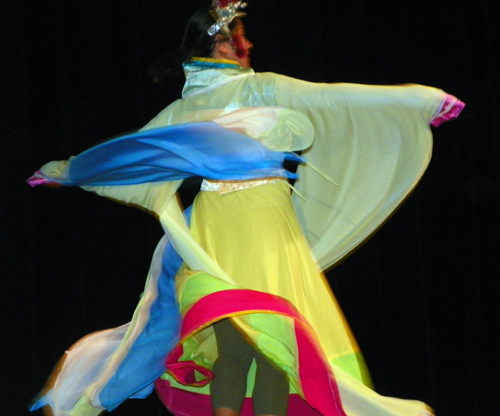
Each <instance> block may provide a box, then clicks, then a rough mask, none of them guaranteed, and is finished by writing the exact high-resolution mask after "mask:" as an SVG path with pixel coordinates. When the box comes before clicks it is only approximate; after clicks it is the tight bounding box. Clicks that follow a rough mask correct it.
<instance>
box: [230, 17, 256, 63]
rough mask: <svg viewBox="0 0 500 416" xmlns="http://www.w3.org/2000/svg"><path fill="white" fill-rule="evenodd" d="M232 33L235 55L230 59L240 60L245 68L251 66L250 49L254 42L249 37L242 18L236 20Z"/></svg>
mask: <svg viewBox="0 0 500 416" xmlns="http://www.w3.org/2000/svg"><path fill="white" fill-rule="evenodd" d="M232 34H233V36H232V38H233V45H234V48H233V54H234V56H233V57H231V58H229V59H232V60H233V61H236V62H238V63H239V64H240V65H241V66H242V67H243V68H250V66H251V65H250V50H251V49H252V48H253V44H252V42H250V41H249V40H248V39H247V37H246V33H245V26H244V25H243V23H242V21H241V20H240V19H238V20H237V21H236V26H235V27H234V29H233V31H232Z"/></svg>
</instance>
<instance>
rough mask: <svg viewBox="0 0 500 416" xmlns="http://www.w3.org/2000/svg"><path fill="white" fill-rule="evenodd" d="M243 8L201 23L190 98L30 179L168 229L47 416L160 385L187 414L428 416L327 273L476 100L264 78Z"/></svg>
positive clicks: (394, 201) (190, 43) (411, 181)
mask: <svg viewBox="0 0 500 416" xmlns="http://www.w3.org/2000/svg"><path fill="white" fill-rule="evenodd" d="M242 6H243V3H242V2H241V1H233V2H231V1H229V2H228V1H225V2H224V1H214V4H213V5H212V8H211V9H202V10H200V11H198V12H197V13H195V14H194V15H193V17H192V18H191V19H190V21H189V23H188V25H187V28H186V33H185V36H184V41H183V45H182V48H181V51H182V53H183V59H182V61H183V62H184V71H185V74H186V84H185V86H184V90H183V98H182V99H180V100H177V101H175V102H174V103H172V104H171V105H169V106H168V107H167V108H165V109H164V110H163V111H162V112H160V113H159V114H158V116H156V117H155V118H154V119H153V120H152V121H151V122H150V123H148V124H147V125H146V126H145V127H144V128H143V129H142V130H141V131H140V132H138V133H135V134H131V135H128V136H124V137H121V138H118V139H115V140H111V141H109V142H106V143H104V144H101V145H99V146H96V147H94V148H92V149H89V150H88V151H86V152H84V153H82V154H80V155H78V156H77V157H75V158H71V159H70V160H69V161H62V162H61V161H59V162H51V163H49V164H47V165H45V166H43V167H42V168H41V170H40V171H39V172H37V173H36V174H35V175H34V176H33V177H32V178H30V179H29V182H30V184H32V185H40V184H61V185H73V186H81V187H83V188H84V189H86V190H89V191H92V192H96V193H98V194H100V195H103V196H106V197H109V198H113V199H116V200H119V201H123V202H126V203H130V204H134V205H139V206H142V207H144V208H146V209H148V210H150V211H152V212H154V213H156V214H157V215H158V217H159V219H160V222H161V224H162V226H163V228H164V229H165V234H166V236H165V237H164V238H163V239H162V240H161V241H160V243H159V245H158V248H157V250H156V252H155V254H154V257H153V260H152V264H151V269H150V273H149V276H148V279H147V283H146V287H145V290H144V294H143V296H142V298H141V302H140V303H139V305H138V307H137V310H136V312H135V314H134V317H133V319H132V321H131V322H130V323H129V324H126V325H124V326H122V327H119V328H115V329H110V330H106V331H102V332H99V333H96V334H92V335H90V336H88V337H86V338H84V339H83V340H81V341H79V342H78V343H76V344H75V345H74V346H73V347H72V348H71V349H70V350H69V352H68V353H67V354H66V355H65V357H64V360H63V362H62V363H61V365H60V366H59V369H58V370H57V372H56V374H55V375H54V377H53V378H52V380H53V381H52V383H51V384H50V385H49V386H48V387H47V389H46V390H45V391H44V392H43V395H42V397H41V399H40V400H39V401H38V402H37V404H36V405H35V406H34V407H33V409H37V408H39V407H42V406H45V405H48V406H50V407H51V409H52V410H53V412H54V415H56V416H59V415H71V416H88V415H97V414H99V413H100V412H101V411H102V410H103V409H106V410H112V409H114V408H115V407H116V406H118V405H119V404H120V403H122V402H123V401H124V400H126V399H127V398H130V397H145V396H147V395H148V394H149V393H150V392H151V391H152V389H153V383H154V385H155V386H156V390H157V392H158V394H159V395H160V398H161V399H162V400H163V402H164V403H165V405H166V406H167V407H168V408H169V409H170V411H171V412H172V413H174V414H176V415H193V416H205V415H209V414H215V415H216V416H233V415H238V414H240V415H252V414H255V415H275V416H285V415H289V416H292V415H301V416H308V415H311V416H312V415H323V416H344V415H349V416H377V415H381V416H382V415H383V416H392V415H394V416H417V415H422V416H423V415H430V414H431V410H430V409H429V408H428V407H427V406H426V405H425V404H424V403H421V402H417V401H409V400H402V399H395V398H388V397H383V396H380V395H378V394H377V393H376V392H374V391H373V390H372V388H371V382H370V377H369V374H368V371H367V369H366V366H365V364H364V361H363V358H362V355H361V353H360V351H359V348H358V346H357V344H356V341H355V339H354V337H353V335H352V333H351V331H350V329H349V327H348V324H347V323H346V320H345V319H344V317H343V315H342V312H341V310H340V308H339V306H338V304H337V303H336V301H335V299H334V297H333V294H332V293H331V291H330V289H329V287H328V285H327V284H326V282H325V279H324V277H323V276H322V274H321V270H324V269H326V268H327V267H329V266H331V265H332V264H334V263H335V262H337V261H338V260H339V259H341V258H342V257H344V256H345V255H347V254H348V253H349V252H351V251H352V250H353V249H354V248H355V247H356V246H358V245H359V244H360V243H362V242H363V241H364V240H365V239H366V238H367V237H368V236H369V235H370V234H371V233H372V232H373V231H375V230H376V228H377V227H378V226H379V225H380V224H381V223H382V222H383V221H384V220H385V219H386V218H387V217H388V216H389V215H390V214H391V213H392V212H393V211H394V210H395V209H396V208H397V206H398V205H399V204H400V203H401V202H402V201H403V200H404V198H405V197H406V196H407V195H408V193H409V192H411V190H412V189H413V188H414V186H415V185H416V184H417V182H418V180H419V178H420V177H421V175H422V174H423V172H424V170H425V168H426V166H427V163H428V161H429V158H430V152H431V141H432V137H431V133H430V129H429V124H433V125H435V126H437V125H439V124H440V123H442V122H443V121H446V120H448V119H450V118H454V117H456V116H457V115H458V114H459V113H460V110H461V109H462V108H463V104H462V103H461V102H460V101H459V100H457V99H456V98H454V97H452V96H450V95H447V94H445V93H444V92H442V91H440V90H437V89H434V88H430V87H424V86H418V85H410V86H363V85H354V84H313V83H308V82H304V81H300V80H296V79H292V78H288V77H285V76H281V75H277V74H272V73H263V74H256V73H254V71H253V70H252V69H251V68H250V50H251V49H252V47H253V45H252V43H251V42H250V41H249V40H248V39H247V38H246V36H245V31H244V26H243V23H242V21H241V17H242V12H241V10H240V9H241V7H242ZM298 151H302V152H303V156H304V157H299V156H297V154H296V152H298ZM286 159H289V160H293V161H295V162H298V163H300V165H299V167H298V170H297V174H294V173H291V172H288V171H287V170H285V169H284V168H283V161H284V160H286ZM191 176H201V177H203V178H204V180H203V183H202V186H201V192H200V193H199V194H198V196H197V197H196V200H195V202H194V204H193V206H192V207H190V208H188V209H187V210H186V211H185V212H184V214H183V213H182V212H181V207H180V206H179V203H178V202H177V199H176V198H175V192H176V190H177V188H178V186H179V185H180V183H181V182H182V180H183V179H185V178H188V177H191ZM290 178H294V179H297V182H296V184H295V187H294V188H293V189H291V187H290V185H289V184H288V179H290ZM228 387H229V388H228Z"/></svg>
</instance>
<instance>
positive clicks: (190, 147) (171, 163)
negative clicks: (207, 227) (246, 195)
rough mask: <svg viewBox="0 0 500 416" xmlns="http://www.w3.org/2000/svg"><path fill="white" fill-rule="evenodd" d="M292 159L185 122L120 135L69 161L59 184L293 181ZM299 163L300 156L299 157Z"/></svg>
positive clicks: (243, 138)
mask: <svg viewBox="0 0 500 416" xmlns="http://www.w3.org/2000/svg"><path fill="white" fill-rule="evenodd" d="M285 157H286V158H287V159H289V158H291V159H297V158H298V157H297V156H295V155H291V154H288V155H286V156H285V154H284V153H283V152H277V151H273V150H270V149H267V148H266V147H264V146H263V145H262V144H260V143H259V142H257V141H255V140H253V139H251V138H250V137H248V136H245V135H243V134H240V133H236V132H234V131H231V130H229V129H226V128H224V127H221V126H219V125H218V124H216V123H213V122H203V123H188V124H179V125H174V126H167V127H162V128H159V129H153V130H147V131H143V132H138V133H134V134H130V135H126V136H123V137H120V138H117V139H114V140H110V141H109V142H105V143H103V144H100V145H98V146H95V147H93V148H91V149H89V150H87V151H85V152H83V153H81V154H80V155H78V156H77V157H76V158H74V159H72V160H71V163H70V165H69V177H68V178H61V180H59V181H58V180H57V179H56V181H58V182H61V183H63V184H65V185H80V186H81V185H88V186H101V185H134V184H138V183H144V182H159V181H171V180H177V179H185V178H187V177H190V176H201V177H204V178H211V179H230V180H245V179H254V178H262V177H269V176H281V177H289V178H295V177H296V175H295V174H292V173H290V172H288V171H286V170H285V169H283V166H282V163H283V161H284V159H285ZM299 159H300V158H299Z"/></svg>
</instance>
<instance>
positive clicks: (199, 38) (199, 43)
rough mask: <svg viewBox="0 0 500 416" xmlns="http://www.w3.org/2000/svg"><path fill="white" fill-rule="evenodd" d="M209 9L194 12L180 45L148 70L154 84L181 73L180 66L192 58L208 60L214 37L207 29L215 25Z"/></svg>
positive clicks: (232, 26)
mask: <svg viewBox="0 0 500 416" xmlns="http://www.w3.org/2000/svg"><path fill="white" fill-rule="evenodd" d="M210 10H211V8H210V7H204V8H203V9H199V10H198V11H196V12H195V13H194V14H193V15H192V16H191V17H190V18H189V20H188V22H187V25H186V30H185V32H184V37H183V39H182V43H181V44H180V46H179V47H177V48H176V49H175V50H173V51H171V52H169V53H166V54H163V55H162V56H160V57H159V58H158V59H157V60H156V61H155V62H154V63H153V64H152V65H151V67H150V68H149V70H148V74H149V75H150V76H151V78H152V79H153V81H154V82H163V81H164V79H165V78H166V76H168V75H169V74H174V75H178V74H180V73H182V64H184V63H186V62H189V61H190V60H191V59H192V58H193V57H195V56H199V57H200V58H209V57H210V56H211V55H212V51H213V49H214V46H215V36H210V35H209V34H208V29H209V28H210V26H212V25H213V24H214V23H215V20H214V18H213V17H212V15H211V14H210ZM236 22H237V20H236V19H235V20H233V22H231V24H230V25H229V29H231V30H232V29H233V28H234V26H235V25H236Z"/></svg>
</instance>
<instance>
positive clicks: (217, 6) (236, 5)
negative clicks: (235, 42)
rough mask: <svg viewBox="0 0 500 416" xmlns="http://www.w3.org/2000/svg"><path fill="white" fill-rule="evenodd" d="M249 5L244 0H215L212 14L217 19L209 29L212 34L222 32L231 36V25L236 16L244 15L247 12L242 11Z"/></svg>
mask: <svg viewBox="0 0 500 416" xmlns="http://www.w3.org/2000/svg"><path fill="white" fill-rule="evenodd" d="M246 6H247V4H246V3H244V2H243V1H242V0H233V1H231V0H213V2H212V10H211V11H210V14H211V15H212V17H213V18H214V19H215V23H214V24H213V25H212V26H210V28H209V29H208V34H209V35H210V36H215V35H216V34H217V33H219V32H220V33H221V34H222V35H223V36H226V37H228V38H231V30H230V29H229V25H230V24H231V22H232V21H233V20H234V18H235V17H243V16H245V15H246V13H243V12H240V11H239V9H243V8H245V7H246Z"/></svg>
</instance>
